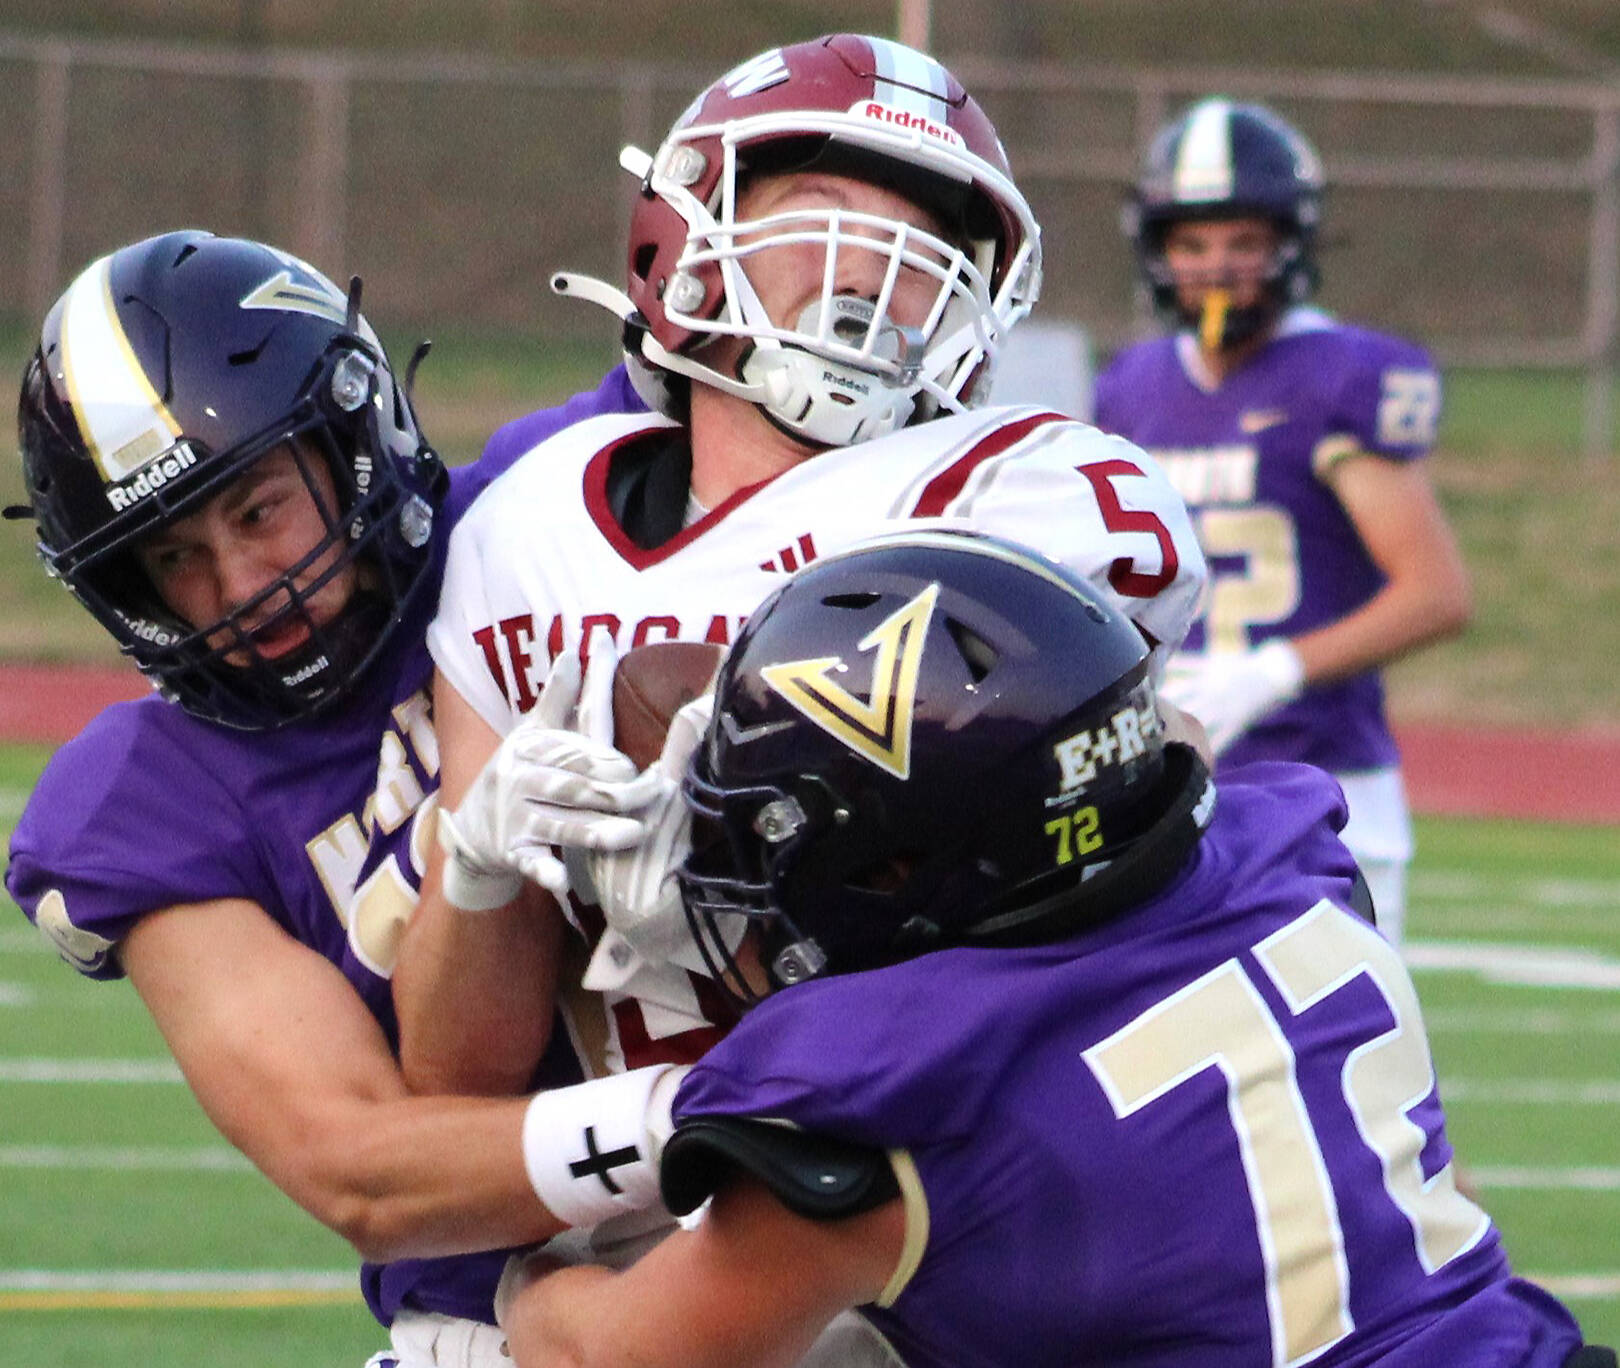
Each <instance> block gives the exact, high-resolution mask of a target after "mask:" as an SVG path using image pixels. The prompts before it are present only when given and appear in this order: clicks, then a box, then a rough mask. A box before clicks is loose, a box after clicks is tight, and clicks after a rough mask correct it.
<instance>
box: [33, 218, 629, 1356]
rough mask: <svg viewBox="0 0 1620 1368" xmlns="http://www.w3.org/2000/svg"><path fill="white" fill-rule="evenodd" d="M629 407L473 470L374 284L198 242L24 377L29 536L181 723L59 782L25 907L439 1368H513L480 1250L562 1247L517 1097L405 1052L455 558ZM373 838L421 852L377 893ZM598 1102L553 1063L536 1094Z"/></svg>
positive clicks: (105, 296) (112, 748)
mask: <svg viewBox="0 0 1620 1368" xmlns="http://www.w3.org/2000/svg"><path fill="white" fill-rule="evenodd" d="M638 407H639V402H638V401H637V400H636V398H635V396H634V393H633V391H632V390H631V389H630V387H629V385H628V382H627V381H626V378H625V375H624V372H623V371H622V370H616V371H614V372H613V373H611V374H610V375H609V376H608V377H607V378H606V379H605V380H604V382H603V383H602V385H601V387H600V388H599V389H597V390H596V391H594V392H592V393H588V394H582V395H580V396H577V397H576V398H575V399H573V400H571V401H570V402H569V403H568V404H566V405H564V406H562V407H561V408H559V409H556V410H552V411H550V412H548V413H543V414H536V415H532V416H531V417H530V418H528V419H525V420H523V421H522V422H521V423H520V424H518V425H515V427H514V428H509V429H506V430H503V433H502V434H500V435H498V437H497V439H494V440H492V441H491V443H490V445H489V447H488V448H487V449H486V451H485V454H484V456H483V458H482V459H481V460H480V461H479V462H477V463H476V464H474V465H471V466H468V467H465V468H462V469H459V470H455V471H450V472H447V471H446V470H445V468H444V467H443V465H442V464H441V462H440V460H439V458H438V456H437V455H436V454H435V453H434V451H433V450H432V448H431V447H430V446H429V445H428V443H427V441H426V440H425V438H424V437H423V435H422V433H421V431H420V429H419V427H418V425H417V421H416V417H415V414H414V412H413V410H412V407H411V403H410V399H409V396H408V394H407V392H406V385H405V384H404V383H402V382H401V381H400V380H399V379H398V378H397V377H396V376H395V373H394V371H393V369H392V367H391V366H390V364H389V362H388V359H387V357H386V356H385V355H384V353H383V350H382V348H381V346H380V345H379V343H378V340H377V337H376V335H375V333H374V332H373V331H372V329H371V327H370V325H369V324H368V323H367V322H366V320H365V318H364V317H363V316H362V315H361V313H360V311H359V287H358V282H356V283H355V285H354V286H353V287H352V288H351V290H350V292H349V293H348V294H347V295H346V294H345V293H344V292H343V291H341V290H339V289H337V288H336V287H335V286H334V285H333V284H332V283H331V282H330V281H329V280H328V279H326V277H324V276H323V275H321V274H320V273H319V272H318V271H316V270H314V269H313V268H312V267H310V266H309V265H308V264H306V263H305V262H303V261H300V260H299V259H297V258H296V257H294V256H291V255H289V254H287V253H285V252H281V251H278V250H276V249H274V248H271V247H268V246H265V245H263V244H260V243H256V242H249V241H243V240H236V239H229V238H218V237H214V236H212V235H211V234H208V233H203V232H197V231H185V232H175V233H169V234H166V235H164V236H160V237H155V238H150V239H147V240H145V241H142V242H137V243H134V244H132V245H129V246H126V247H123V248H121V249H119V250H117V251H115V252H112V253H111V254H110V255H108V256H106V257H103V258H102V259H100V260H99V261H96V262H95V263H93V264H92V265H91V266H89V267H88V268H87V269H86V270H85V271H84V272H83V273H82V274H81V275H80V276H79V277H78V278H77V279H76V280H75V281H74V282H73V284H72V285H71V286H69V288H68V289H67V291H66V292H65V293H64V294H63V296H62V298H61V299H60V300H59V301H58V303H57V304H56V306H55V307H54V308H53V309H52V310H51V311H50V314H49V315H48V317H47V318H46V320H45V323H44V326H43V329H42V331H41V335H40V340H39V345H38V349H37V351H36V352H35V355H34V357H33V359H32V361H31V362H30V364H29V366H28V368H27V371H26V374H25V376H24V380H23V386H22V395H21V402H20V410H19V426H20V441H21V446H22V454H23V470H24V475H25V478H26V481H27V487H28V497H29V507H28V508H26V509H23V510H20V512H23V513H31V514H32V516H33V517H34V518H35V519H36V520H37V524H38V539H39V552H40V555H41V557H42V558H43V559H44V561H45V564H46V566H47V568H48V569H49V570H50V571H51V573H52V574H53V575H54V576H56V577H57V578H58V579H60V580H61V581H62V582H63V583H64V584H65V585H67V587H68V588H69V589H71V590H72V592H73V593H74V595H75V596H76V597H77V598H78V599H79V600H80V602H81V603H83V604H84V606H85V607H86V608H88V609H89V610H90V612H91V613H93V614H94V615H95V616H96V618H97V619H98V620H99V621H100V622H101V623H102V624H103V626H105V627H106V628H107V630H108V631H109V632H110V633H111V634H112V635H113V637H114V638H115V639H116V640H117V641H118V643H119V645H120V647H121V648H122V649H123V651H124V653H125V654H126V655H127V656H129V657H130V658H131V659H132V660H133V661H134V662H135V664H136V665H138V666H139V667H140V669H141V670H142V671H143V672H144V673H145V674H146V676H147V677H148V678H149V679H150V680H151V682H152V683H153V684H154V685H155V686H156V690H157V692H155V693H154V694H152V695H151V696H150V697H147V698H144V699H141V700H139V701H137V702H130V703H120V704H117V705H115V706H113V707H111V708H109V709H107V710H106V711H105V712H103V713H102V714H101V715H100V716H99V717H97V718H96V719H95V720H94V721H93V722H92V723H91V724H90V725H89V726H88V727H87V728H86V729H85V730H84V732H83V733H81V734H80V735H79V736H78V737H76V738H75V739H74V740H72V741H70V742H68V743H67V744H66V745H65V746H63V747H62V748H61V749H60V750H59V751H58V752H57V753H56V755H55V756H54V757H53V758H52V760H51V762H50V764H49V765H48V766H47V768H46V770H45V772H44V774H43V775H42V776H41V778H40V781H39V785H38V787H37V788H36V789H35V791H34V793H33V795H32V797H31V799H30V801H29V803H28V806H27V809H26V811H25V812H24V813H23V816H22V819H21V821H20V822H19V824H18V826H17V829H16V833H15V835H14V837H13V840H12V845H11V862H10V866H9V868H8V870H7V875H6V884H7V887H8V889H9V890H10V892H11V893H12V895H13V896H14V897H15V898H16V900H17V902H18V903H19V904H20V905H21V907H22V908H23V910H24V911H25V912H26V913H27V914H28V916H29V917H30V918H31V919H32V920H33V921H34V922H35V924H36V925H37V926H38V927H39V929H40V930H41V931H42V932H43V933H44V934H45V935H46V936H47V937H48V938H49V939H50V940H51V941H52V942H54V944H55V946H56V947H57V949H58V950H59V951H60V952H61V954H62V955H63V957H64V958H66V959H67V960H68V961H69V963H71V964H72V965H73V966H74V967H75V968H77V969H78V970H79V971H80V972H81V973H84V974H86V975H88V976H90V977H92V978H97V979H112V978H118V977H121V976H127V977H128V978H129V979H130V981H131V982H132V983H133V984H134V986H135V989H136V991H137V992H138V993H139V994H140V996H141V999H142V1000H143V1002H144V1003H145V1004H146V1006H147V1008H148V1010H149V1011H150V1012H151V1014H152V1016H153V1018H154V1019H155V1020H156V1022H157V1024H158V1026H159V1028H160V1029H161V1031H162V1032H163V1035H164V1037H165V1039H166V1040H167V1042H168V1044H169V1047H170V1048H171V1049H172V1051H173V1052H174V1055H175V1058H176V1059H177V1061H178V1062H179V1064H180V1067H181V1069H182V1071H183V1072H184V1074H185V1077H186V1080H187V1082H188V1083H189V1084H190V1086H191V1088H192V1090H193V1091H194V1092H195V1094H196V1096H197V1098H198V1100H199V1101H200V1102H201V1104H202V1106H203V1108H204V1110H205V1111H206V1112H207V1113H208V1115H209V1116H210V1117H211V1118H212V1120H213V1121H214V1122H215V1124H216V1125H218V1126H219V1128H220V1129H221V1130H222V1131H223V1132H224V1134H225V1135H226V1136H227V1137H228V1138H229V1139H230V1140H231V1141H232V1142H233V1143H234V1144H236V1145H237V1146H238V1147H239V1148H240V1149H241V1150H242V1151H243V1152H244V1153H245V1154H246V1155H247V1156H248V1157H249V1158H250V1159H251V1160H252V1161H253V1162H254V1164H255V1165H257V1166H258V1167H259V1168H260V1169H262V1170H263V1171H264V1173H265V1174H266V1175H267V1176H269V1178H270V1179H271V1180H272V1181H273V1182H275V1183H276V1184H277V1185H278V1186H279V1187H280V1188H281V1189H282V1190H283V1191H284V1192H286V1193H287V1194H288V1195H289V1196H290V1197H292V1198H293V1199H294V1200H295V1201H296V1202H298V1203H299V1204H300V1205H301V1206H303V1207H304V1208H305V1209H306V1210H308V1211H309V1212H311V1213H312V1214H313V1215H314V1216H316V1217H317V1218H318V1219H319V1220H321V1221H322V1222H324V1223H325V1224H326V1225H328V1226H330V1227H331V1228H332V1229H334V1230H336V1231H338V1232H339V1233H340V1234H342V1235H343V1236H345V1237H346V1238H347V1239H348V1240H349V1241H350V1242H351V1243H352V1244H353V1245H354V1246H355V1248H356V1249H357V1250H358V1251H359V1252H360V1254H361V1255H362V1256H363V1257H364V1258H365V1259H366V1260H368V1261H369V1262H367V1263H366V1265H365V1268H364V1270H363V1274H362V1285H363V1288H364V1291H365V1295H366V1299H367V1302H368V1303H369V1305H370V1307H371V1309H372V1311H373V1312H374V1313H375V1314H376V1315H377V1317H378V1319H379V1320H380V1321H382V1322H383V1323H384V1324H389V1323H390V1322H393V1323H394V1325H395V1331H396V1334H395V1342H396V1346H398V1347H399V1348H400V1349H401V1351H402V1352H401V1359H402V1361H403V1362H404V1363H406V1364H407V1365H412V1364H428V1363H438V1362H448V1361H449V1359H447V1358H437V1357H434V1356H433V1353H432V1352H428V1351H424V1352H422V1353H416V1352H414V1351H413V1350H412V1348H411V1347H410V1346H411V1345H412V1344H414V1343H416V1342H417V1341H421V1342H423V1343H427V1342H431V1341H432V1340H433V1339H434V1338H435V1337H437V1338H438V1339H439V1340H440V1341H441V1342H442V1344H444V1345H450V1344H455V1345H458V1346H460V1348H458V1350H457V1352H458V1353H459V1352H467V1353H474V1351H475V1350H476V1353H474V1357H473V1358H470V1359H466V1360H462V1359H457V1360H456V1361H457V1362H464V1361H465V1362H468V1363H471V1362H485V1361H487V1362H491V1363H497V1362H499V1361H500V1353H499V1349H500V1335H499V1333H498V1332H497V1331H496V1330H495V1329H494V1327H493V1324H492V1321H493V1307H492V1299H493V1293H494V1289H495V1285H496V1281H497V1278H498V1276H499V1274H500V1271H501V1269H502V1267H503V1265H504V1262H505V1254H504V1253H503V1252H499V1251H495V1252H489V1253H467V1252H466V1251H489V1250H492V1247H494V1246H504V1245H513V1244H517V1243H519V1242H528V1241H532V1240H536V1239H540V1238H544V1237H547V1236H550V1235H552V1234H554V1233H555V1232H556V1231H558V1230H559V1229H561V1228H562V1227H563V1226H564V1224H565V1222H564V1221H562V1220H559V1219H558V1218H557V1217H556V1216H555V1215H554V1213H553V1212H552V1211H551V1210H548V1209H547V1207H546V1206H545V1205H543V1204H542V1202H541V1200H540V1199H539V1198H538V1197H537V1196H536V1193H535V1190H534V1188H533V1186H532V1175H531V1174H530V1173H529V1172H528V1171H527V1166H526V1163H525V1160H524V1157H523V1152H522V1148H521V1143H520V1141H521V1134H522V1127H523V1124H524V1115H525V1103H524V1099H522V1098H512V1099H483V1098H480V1099H451V1098H428V1099H424V1098H413V1097H410V1096H409V1095H408V1094H407V1091H406V1088H405V1086H404V1083H403V1081H402V1078H401V1075H400V1072H399V1069H398V1066H397V1064H396V1061H395V1057H394V1054H393V1050H394V1048H395V1046H396V1044H397V1027H396V1023H395V1019H394V1013H393V1005H392V1000H391V997H390V992H389V980H388V976H389V973H390V970H391V966H392V962H393V955H394V948H395V944H396V941H397V936H398V931H399V927H400V925H401V924H402V922H403V920H404V918H405V916H406V915H407V914H408V911H409V903H410V898H409V895H408V893H406V892H405V891H403V890H404V889H405V888H406V882H405V880H403V879H402V878H401V877H399V869H398V866H397V861H410V860H412V859H414V860H415V861H416V862H417V863H418V864H419V863H420V860H421V846H422V844H423V842H424V841H425V840H427V839H428V831H425V830H420V829H419V828H418V826H417V823H416V820H415V819H416V817H417V816H418V814H419V813H422V812H424V811H425V812H431V810H432V804H431V802H429V801H428V800H429V799H430V797H431V795H432V792H433V789H434V787H435V784H436V780H437V772H438V762H437V751H436V747H435V745H434V739H433V731H432V712H431V707H430V703H429V698H428V693H427V685H428V682H429V679H430V676H431V669H432V665H431V661H430V660H429V658H428V655H427V651H426V648H425V645H424V641H423V637H424V633H425V630H426V626H427V622H428V619H429V618H430V617H431V615H432V612H433V608H434V603H435V601H436V596H437V588H438V582H439V577H440V574H441V570H442V564H443V553H444V546H445V539H446V535H447V533H448V530H449V527H450V525H451V524H452V523H453V522H454V521H455V519H456V518H457V517H458V516H459V515H460V513H461V511H462V510H463V509H464V508H465V507H466V505H467V504H468V503H469V502H470V501H471V499H472V498H473V496H474V495H475V494H477V493H478V491H479V490H481V489H482V488H484V487H485V486H486V485H487V484H488V483H489V482H490V480H491V479H492V478H493V477H494V476H495V475H496V474H498V473H499V472H500V471H501V470H502V469H503V468H504V467H505V466H506V465H507V464H509V463H510V461H511V460H512V459H513V457H514V456H515V455H516V454H517V452H519V451H521V450H523V449H524V448H525V446H526V445H527V442H528V441H530V440H533V439H535V438H536V436H537V435H544V433H546V432H548V431H552V430H555V429H557V428H559V427H562V426H565V425H566V424H568V423H569V422H572V421H575V420H577V419H581V418H585V417H588V416H591V415H595V414H600V413H609V412H624V411H626V410H633V409H636V408H638ZM518 429H521V430H518ZM429 829H430V828H429ZM368 836H377V837H379V838H388V837H391V838H392V839H393V840H394V842H395V849H394V852H393V853H392V855H391V856H390V857H389V860H385V861H383V862H382V865H381V866H379V868H378V871H377V872H376V874H375V875H374V876H373V877H372V878H371V879H369V880H368V881H367V882H366V883H365V884H364V885H363V886H362V887H360V888H359V889H358V890H357V888H356V882H357V876H358V875H359V873H360V865H361V857H362V856H363V854H364V853H365V849H366V842H367V837H368ZM391 862H394V863H391ZM577 1079H578V1072H577V1066H576V1065H575V1064H574V1062H573V1060H572V1057H571V1055H570V1056H567V1057H565V1058H562V1059H559V1058H558V1057H557V1056H556V1055H555V1054H554V1055H553V1056H552V1057H550V1058H548V1060H547V1061H546V1062H544V1063H542V1064H541V1065H540V1067H539V1069H538V1070H537V1072H536V1075H535V1077H534V1079H533V1080H532V1084H533V1086H536V1087H539V1086H541V1085H542V1084H551V1083H572V1082H574V1081H576V1080H577ZM441 1256H450V1257H441ZM401 1327H403V1332H404V1337H405V1338H406V1339H408V1340H409V1343H404V1344H402V1342H401V1334H402V1331H401ZM446 1352H448V1351H446ZM480 1356H481V1357H480Z"/></svg>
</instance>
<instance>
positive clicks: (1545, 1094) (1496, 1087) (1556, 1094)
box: [1440, 1078, 1620, 1107]
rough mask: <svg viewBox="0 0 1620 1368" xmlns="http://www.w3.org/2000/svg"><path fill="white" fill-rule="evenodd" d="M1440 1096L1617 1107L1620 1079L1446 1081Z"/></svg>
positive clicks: (1539, 1105)
mask: <svg viewBox="0 0 1620 1368" xmlns="http://www.w3.org/2000/svg"><path fill="white" fill-rule="evenodd" d="M1440 1095H1441V1096H1442V1097H1443V1098H1445V1100H1446V1102H1447V1104H1448V1105H1449V1104H1450V1103H1452V1102H1490V1103H1493V1104H1501V1103H1511V1104H1518V1103H1523V1104H1527V1105H1530V1106H1537V1107H1541V1106H1557V1107H1569V1106H1591V1107H1607V1106H1616V1105H1620V1080H1616V1079H1611V1078H1593V1079H1579V1078H1569V1079H1551V1078H1494V1079H1490V1080H1486V1079H1468V1078H1445V1079H1442V1080H1441V1082H1440Z"/></svg>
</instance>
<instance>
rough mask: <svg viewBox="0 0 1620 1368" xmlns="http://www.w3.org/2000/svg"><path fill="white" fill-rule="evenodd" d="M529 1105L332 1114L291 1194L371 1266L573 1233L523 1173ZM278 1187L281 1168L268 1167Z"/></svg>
mask: <svg viewBox="0 0 1620 1368" xmlns="http://www.w3.org/2000/svg"><path fill="white" fill-rule="evenodd" d="M526 1108H527V1099H524V1098H501V1099H494V1098H487V1099H486V1098H406V1099H401V1100H399V1101H397V1102H392V1103H385V1104H381V1105H370V1106H360V1107H356V1108H354V1109H353V1110H346V1109H344V1108H342V1107H337V1108H334V1109H333V1114H332V1115H331V1116H330V1117H329V1118H328V1124H326V1125H325V1126H324V1127H320V1128H318V1129H316V1130H315V1131H313V1132H307V1133H306V1134H305V1135H304V1136H303V1137H302V1143H301V1144H300V1145H299V1146H298V1152H297V1153H296V1154H295V1155H292V1156H290V1159H291V1163H292V1165H294V1166H295V1168H294V1170H293V1171H291V1172H289V1173H287V1174H286V1175H285V1181H284V1182H283V1183H282V1186H283V1187H284V1189H285V1190H286V1191H287V1193H288V1195H289V1196H291V1197H292V1198H293V1199H294V1200H295V1201H297V1202H298V1203H299V1204H300V1205H301V1206H303V1207H304V1208H305V1209H306V1210H308V1211H309V1212H310V1213H311V1214H312V1215H313V1216H315V1217H316V1219H317V1220H319V1221H321V1222H322V1224H324V1225H326V1226H328V1227H329V1228H330V1229H332V1230H334V1231H336V1232H337V1233H338V1234H339V1235H341V1236H343V1238H344V1239H346V1240H348V1242H349V1243H350V1244H351V1245H353V1246H354V1248H355V1249H356V1250H357V1251H358V1252H359V1254H360V1255H361V1256H362V1257H363V1258H366V1259H372V1260H377V1261H387V1260H392V1259H402V1258H433V1257H438V1256H442V1255H447V1254H464V1253H470V1252H472V1251H475V1250H483V1249H498V1248H504V1247H506V1246H509V1245H518V1244H529V1243H533V1242H535V1241H539V1240H546V1239H549V1238H551V1236H553V1235H555V1234H557V1233H558V1232H559V1231H561V1230H563V1229H565V1225H564V1223H563V1222H562V1221H560V1220H558V1219H557V1217H555V1216H554V1215H553V1214H552V1213H551V1212H550V1211H548V1210H547V1209H546V1207H545V1206H544V1204H543V1203H542V1202H541V1201H540V1199H539V1198H538V1197H537V1196H536V1195H535V1192H534V1189H533V1188H532V1187H531V1186H530V1183H529V1179H528V1175H527V1172H526V1170H525V1167H524V1162H523V1151H522V1142H521V1133H522V1127H523V1116H524V1113H525V1110H526ZM265 1167H266V1170H267V1172H269V1173H270V1176H271V1177H272V1178H276V1177H277V1176H278V1175H277V1173H276V1172H274V1170H275V1169H276V1167H277V1165H275V1164H274V1163H270V1164H267V1165H266V1166H265Z"/></svg>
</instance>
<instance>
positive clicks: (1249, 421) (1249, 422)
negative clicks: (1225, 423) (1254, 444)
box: [1238, 409, 1288, 436]
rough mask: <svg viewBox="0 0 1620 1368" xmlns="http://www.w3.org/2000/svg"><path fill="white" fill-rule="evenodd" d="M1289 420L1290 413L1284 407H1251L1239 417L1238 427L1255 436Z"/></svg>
mask: <svg viewBox="0 0 1620 1368" xmlns="http://www.w3.org/2000/svg"><path fill="white" fill-rule="evenodd" d="M1287 421H1288V414H1287V413H1286V412H1285V411H1284V410H1282V409H1251V410H1250V411H1249V412H1248V413H1245V414H1243V415H1241V416H1240V417H1239V418H1238V427H1239V428H1240V429H1241V430H1242V431H1244V432H1246V433H1248V434H1249V435H1250V436H1253V435H1254V434H1255V433H1257V432H1264V431H1265V430H1266V429H1267V428H1273V427H1276V426H1277V425H1278V424H1279V423H1286V422H1287Z"/></svg>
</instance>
